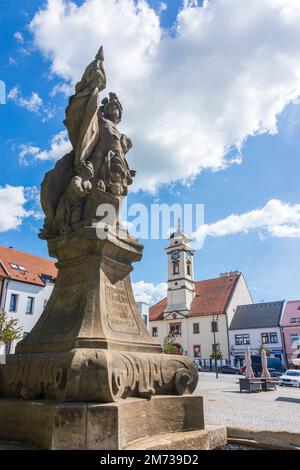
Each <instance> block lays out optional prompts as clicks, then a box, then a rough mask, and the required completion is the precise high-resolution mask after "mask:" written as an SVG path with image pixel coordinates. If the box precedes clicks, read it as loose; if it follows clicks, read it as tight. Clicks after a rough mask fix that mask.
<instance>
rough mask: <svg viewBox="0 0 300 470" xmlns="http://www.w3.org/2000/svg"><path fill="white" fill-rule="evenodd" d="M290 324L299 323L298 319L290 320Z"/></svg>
mask: <svg viewBox="0 0 300 470" xmlns="http://www.w3.org/2000/svg"><path fill="white" fill-rule="evenodd" d="M290 323H300V317H293V318H291V319H290Z"/></svg>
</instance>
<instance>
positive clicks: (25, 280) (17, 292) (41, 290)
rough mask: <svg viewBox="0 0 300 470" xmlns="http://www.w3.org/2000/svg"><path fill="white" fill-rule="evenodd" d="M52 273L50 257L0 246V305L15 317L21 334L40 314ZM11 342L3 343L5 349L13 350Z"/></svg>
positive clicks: (52, 265)
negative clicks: (46, 257) (8, 343)
mask: <svg viewBox="0 0 300 470" xmlns="http://www.w3.org/2000/svg"><path fill="white" fill-rule="evenodd" d="M56 274H57V270H56V267H55V264H54V261H51V260H49V259H45V258H41V257H39V256H34V255H30V254H28V253H24V252H22V251H17V250H14V249H12V248H7V247H0V308H1V310H4V311H5V312H6V313H7V314H8V317H11V318H15V319H17V320H18V326H19V327H21V328H22V335H23V336H25V335H26V334H28V333H29V332H30V331H31V329H32V327H33V326H34V325H35V323H36V322H37V320H38V319H39V317H40V316H41V314H42V312H43V310H44V307H45V305H46V303H47V301H48V299H49V297H50V295H51V292H52V290H53V286H54V282H55V277H56ZM15 346H16V342H13V343H12V344H10V345H6V353H13V352H14V350H15ZM2 349H3V347H2ZM3 352H4V351H3V350H1V351H0V354H3Z"/></svg>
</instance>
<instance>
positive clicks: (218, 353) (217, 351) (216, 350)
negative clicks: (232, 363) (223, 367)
mask: <svg viewBox="0 0 300 470" xmlns="http://www.w3.org/2000/svg"><path fill="white" fill-rule="evenodd" d="M212 349H213V350H212V353H211V355H210V357H211V359H222V353H221V351H220V344H219V343H216V344H213V348H212Z"/></svg>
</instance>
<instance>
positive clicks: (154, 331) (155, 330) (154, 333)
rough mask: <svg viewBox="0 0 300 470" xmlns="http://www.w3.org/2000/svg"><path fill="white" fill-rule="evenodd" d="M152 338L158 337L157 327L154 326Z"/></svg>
mask: <svg viewBox="0 0 300 470" xmlns="http://www.w3.org/2000/svg"><path fill="white" fill-rule="evenodd" d="M152 336H154V337H155V338H156V337H157V336H158V331H157V326H152Z"/></svg>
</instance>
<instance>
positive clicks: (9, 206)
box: [0, 185, 33, 232]
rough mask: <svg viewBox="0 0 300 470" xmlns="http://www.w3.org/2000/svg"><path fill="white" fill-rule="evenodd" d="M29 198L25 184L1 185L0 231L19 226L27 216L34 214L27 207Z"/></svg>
mask: <svg viewBox="0 0 300 470" xmlns="http://www.w3.org/2000/svg"><path fill="white" fill-rule="evenodd" d="M28 198H29V199H30V195H28ZM28 198H27V194H26V189H25V188H24V187H23V186H9V185H6V186H1V187H0V232H6V231H7V230H12V229H16V228H18V227H19V226H20V225H21V224H22V222H23V220H24V219H25V218H26V217H29V216H31V215H33V214H32V212H31V211H28V210H27V209H25V204H26V203H27V201H28Z"/></svg>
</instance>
